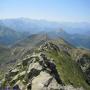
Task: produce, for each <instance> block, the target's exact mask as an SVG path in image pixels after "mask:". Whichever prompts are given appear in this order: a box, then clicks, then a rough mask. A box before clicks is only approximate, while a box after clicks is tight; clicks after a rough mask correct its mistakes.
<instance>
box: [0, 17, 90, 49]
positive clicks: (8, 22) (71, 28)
mask: <svg viewBox="0 0 90 90" xmlns="http://www.w3.org/2000/svg"><path fill="white" fill-rule="evenodd" d="M0 24H1V25H4V26H6V27H8V28H11V29H12V30H14V31H15V32H24V33H26V34H25V35H26V36H29V35H31V34H37V33H41V32H44V33H47V34H48V35H49V36H50V37H52V38H53V39H55V38H58V37H61V38H63V39H65V40H66V41H68V42H69V43H71V44H73V45H75V46H76V47H84V48H90V23H88V22H80V23H72V22H49V21H45V20H32V19H27V18H18V19H5V20H0ZM3 31H4V30H3ZM10 31H11V30H10ZM10 31H9V32H10ZM15 35H16V34H15ZM15 35H14V36H13V38H11V39H10V38H9V39H8V38H6V39H4V40H6V41H4V40H3V39H0V40H2V41H4V42H5V43H7V41H8V43H10V42H14V41H15V40H17V39H16V37H17V38H18V37H19V36H20V37H21V36H22V35H21V34H20V33H19V35H16V36H15ZM25 35H23V37H25ZM9 36H10V35H9ZM22 39H23V38H22Z"/></svg>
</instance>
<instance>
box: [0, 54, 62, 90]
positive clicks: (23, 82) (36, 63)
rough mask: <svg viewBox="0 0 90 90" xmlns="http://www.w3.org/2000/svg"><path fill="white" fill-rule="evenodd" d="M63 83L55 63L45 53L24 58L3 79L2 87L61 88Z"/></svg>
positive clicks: (33, 89) (30, 89) (55, 89)
mask: <svg viewBox="0 0 90 90" xmlns="http://www.w3.org/2000/svg"><path fill="white" fill-rule="evenodd" d="M62 85H63V83H62V81H61V79H60V77H59V75H58V72H57V69H56V66H55V63H54V62H53V61H51V60H49V59H47V57H46V56H45V54H43V53H38V54H34V55H32V56H30V57H28V58H24V59H23V61H22V62H21V63H19V64H18V65H17V66H16V68H15V69H13V70H10V71H9V72H8V74H6V75H5V78H4V79H3V80H2V88H5V87H7V86H8V87H9V88H13V89H16V90H19V89H20V90H60V89H63V86H62Z"/></svg>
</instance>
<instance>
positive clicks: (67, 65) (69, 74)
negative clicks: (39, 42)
mask: <svg viewBox="0 0 90 90" xmlns="http://www.w3.org/2000/svg"><path fill="white" fill-rule="evenodd" d="M47 55H48V56H49V57H50V58H53V59H54V60H55V63H56V66H57V70H58V72H59V75H60V77H61V79H62V81H63V82H64V83H65V84H72V85H73V86H74V87H81V86H83V87H84V88H85V89H86V90H90V87H89V86H88V85H87V83H86V82H85V77H84V76H83V74H82V72H81V70H80V68H79V66H78V65H77V64H76V62H75V61H73V60H72V59H71V58H70V57H69V56H67V55H65V54H64V53H63V52H62V53H58V55H57V52H55V51H53V52H47Z"/></svg>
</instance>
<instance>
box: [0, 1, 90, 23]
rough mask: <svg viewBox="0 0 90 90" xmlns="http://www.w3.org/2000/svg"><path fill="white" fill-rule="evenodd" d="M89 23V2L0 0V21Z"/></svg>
mask: <svg viewBox="0 0 90 90" xmlns="http://www.w3.org/2000/svg"><path fill="white" fill-rule="evenodd" d="M20 17H24V18H30V19H44V20H48V21H59V22H62V21H63V22H90V0H0V19H6V18H20Z"/></svg>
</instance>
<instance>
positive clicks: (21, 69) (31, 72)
mask: <svg viewBox="0 0 90 90" xmlns="http://www.w3.org/2000/svg"><path fill="white" fill-rule="evenodd" d="M37 40H38V39H37ZM41 42H42V40H41ZM24 45H25V44H24ZM38 45H39V46H38V47H34V49H33V51H32V53H29V52H28V53H27V54H26V53H25V55H24V57H23V58H22V59H21V60H18V63H16V65H15V66H14V68H11V69H10V70H9V72H8V73H6V75H5V77H4V79H3V80H2V81H1V86H2V87H1V88H6V87H7V88H9V89H16V90H90V86H89V83H88V82H87V76H86V73H87V67H89V66H88V65H87V63H86V62H85V63H86V64H81V58H83V59H84V60H85V59H87V58H84V56H85V55H84V54H86V55H88V57H90V56H89V53H90V52H89V51H85V50H82V49H77V48H74V47H73V46H71V45H70V44H68V43H66V42H65V41H64V40H63V39H58V40H46V41H44V42H43V43H39V44H38ZM24 47H25V46H24ZM87 52H88V54H87ZM85 57H87V56H85ZM88 61H89V58H88V59H87V62H88ZM78 62H79V63H78ZM86 65H87V66H86ZM84 67H86V69H84ZM84 70H85V72H84ZM87 75H88V76H89V75H90V74H89V73H88V74H87ZM88 78H89V77H88ZM88 81H89V79H88Z"/></svg>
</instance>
